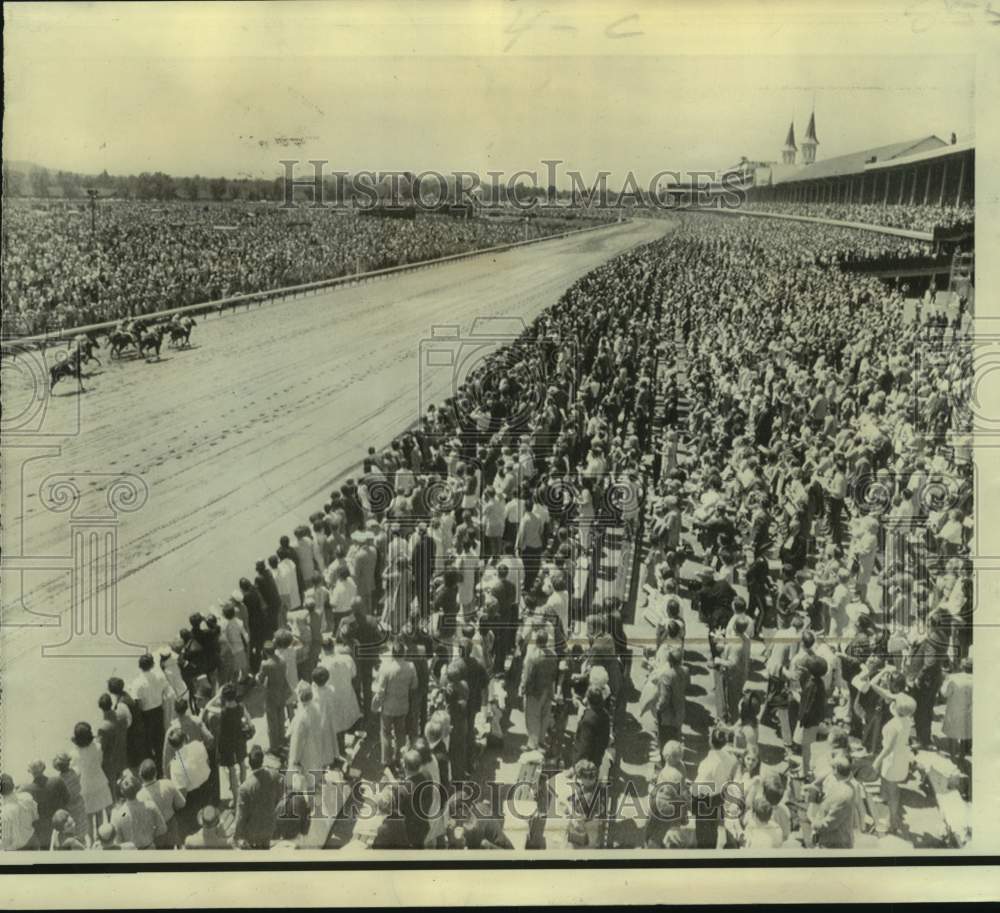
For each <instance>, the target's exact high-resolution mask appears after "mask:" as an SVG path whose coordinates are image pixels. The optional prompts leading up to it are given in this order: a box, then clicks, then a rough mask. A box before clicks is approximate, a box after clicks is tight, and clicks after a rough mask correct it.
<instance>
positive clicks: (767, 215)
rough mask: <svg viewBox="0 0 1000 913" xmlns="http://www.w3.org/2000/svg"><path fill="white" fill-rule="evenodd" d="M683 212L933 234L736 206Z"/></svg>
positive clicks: (918, 237) (916, 237)
mask: <svg viewBox="0 0 1000 913" xmlns="http://www.w3.org/2000/svg"><path fill="white" fill-rule="evenodd" d="M684 212H707V213H719V214H723V215H731V216H754V217H756V218H760V219H787V220H789V221H792V222H816V223H818V224H820V225H833V226H836V227H838V228H856V229H858V230H860V231H871V232H876V233H878V234H883V235H895V236H896V237H897V238H909V239H910V240H912V241H933V240H934V233H933V232H929V231H914V230H913V229H910V228H894V227H893V226H891V225H875V224H873V223H871V222H845V221H843V220H841V219H823V218H820V217H819V216H799V215H793V214H791V213H787V212H760V211H757V210H750V209H740V208H739V207H738V206H737V207H735V208H733V209H729V208H727V207H724V206H713V207H699V206H692V207H691V208H689V209H685V210H684Z"/></svg>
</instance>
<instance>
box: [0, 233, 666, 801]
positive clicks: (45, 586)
mask: <svg viewBox="0 0 1000 913" xmlns="http://www.w3.org/2000/svg"><path fill="white" fill-rule="evenodd" d="M668 227H669V223H667V222H665V221H652V220H638V221H636V222H634V223H631V224H624V225H615V226H612V227H609V228H608V229H606V230H601V231H597V232H588V233H586V234H584V235H581V236H580V237H578V238H573V237H571V238H564V239H559V240H554V241H547V242H541V243H539V244H535V245H529V246H527V247H523V248H519V249H516V250H512V251H506V252H503V253H499V254H495V255H483V256H481V257H474V258H470V259H467V260H463V261H459V262H457V263H453V264H448V265H444V266H438V267H432V268H427V269H423V270H417V271H415V272H412V273H406V274H402V275H399V276H393V277H391V278H387V279H384V280H378V281H373V282H368V283H365V284H361V285H357V286H351V287H343V288H338V289H335V290H332V291H329V292H324V293H322V294H318V295H314V296H310V297H307V298H299V299H294V300H291V301H285V302H282V303H276V304H270V305H266V306H264V307H261V308H255V309H252V310H251V311H249V312H239V313H237V314H227V315H226V316H224V317H222V318H218V319H207V320H201V321H200V322H199V325H198V326H197V327H195V329H194V332H193V334H192V343H193V344H192V346H191V348H190V349H185V350H174V349H170V348H166V347H164V350H163V352H162V357H161V359H160V360H159V361H158V362H153V363H151V364H146V363H143V362H142V360H139V359H135V358H130V359H123V360H121V361H113V362H109V360H108V357H107V349H104V350H102V351H101V352H100V357H101V358H102V360H103V362H104V364H103V367H102V368H97V367H96V366H91V370H92V371H93V375H92V376H91V377H90V378H88V379H86V380H85V386H86V388H87V392H86V393H84V394H82V395H78V394H77V392H76V390H75V387H74V383H73V382H67V381H62V382H61V383H60V384H59V386H57V387H56V389H55V392H54V395H52V396H51V397H50V398H49V399H48V401H47V402H46V403H45V415H44V427H45V428H48V429H52V430H53V432H54V436H53V437H52V438H44V437H40V436H38V435H37V434H34V433H31V434H25V435H23V436H17V435H15V434H10V433H8V432H9V431H10V428H11V427H12V426H13V427H14V428H15V429H16V428H17V427H20V426H19V425H18V421H19V419H18V416H22V415H23V416H28V417H30V414H32V409H33V407H32V405H31V402H32V389H33V388H32V382H31V381H30V380H29V377H28V371H29V369H30V368H31V366H32V364H33V363H35V364H36V367H35V372H36V374H37V373H38V366H39V364H40V363H38V359H39V356H38V355H37V354H32V353H27V354H25V355H20V356H18V358H17V359H16V360H14V361H11V360H10V359H5V360H4V365H3V388H2V397H3V406H4V415H5V418H4V423H5V424H4V430H5V434H4V440H3V450H2V471H3V483H4V484H3V491H2V506H3V520H4V522H3V555H4V562H5V565H4V574H3V581H2V590H0V592H2V596H3V631H2V640H0V657H2V685H3V701H2V705H0V732H2V755H0V767H2V769H4V770H7V771H10V773H11V774H12V775H13V776H14V777H15V779H16V780H18V781H21V780H22V779H26V778H27V773H26V765H27V764H28V762H29V761H31V760H32V759H33V758H35V757H38V758H43V759H45V760H46V762H48V763H51V759H52V757H53V756H54V754H55V753H56V752H58V751H63V750H68V748H69V747H70V745H69V736H70V734H71V733H72V727H73V724H74V723H76V722H77V721H78V720H82V719H85V720H88V721H90V722H91V723H96V722H97V721H98V719H99V711H98V710H97V706H96V701H97V697H98V695H99V694H100V693H101V692H102V691H103V690H104V688H105V683H106V681H107V678H108V677H109V676H111V675H120V676H121V677H122V678H124V679H125V680H126V682H128V681H130V680H131V679H132V677H133V676H134V674H135V672H136V660H135V656H136V655H137V654H138V652H140V651H138V650H132V651H131V652H130V655H128V656H111V655H108V652H109V651H104V653H105V655H102V656H97V657H78V656H66V655H43V653H42V649H43V646H45V645H52V644H58V643H60V642H62V641H65V640H67V638H68V637H69V633H70V614H71V613H70V607H71V606H72V604H73V603H72V593H71V591H70V580H71V575H70V573H69V572H68V566H67V556H69V555H70V550H71V532H70V528H71V523H72V522H73V520H74V519H79V518H80V517H81V516H82V515H89V514H93V513H94V512H95V511H97V509H98V508H99V507H103V513H104V514H107V509H106V503H105V499H106V496H107V494H108V486H109V483H110V482H111V480H112V479H113V475H98V474H115V473H130V474H134V475H135V476H137V477H138V478H139V479H141V484H142V485H144V486H145V488H146V489H147V490H148V499H147V500H146V502H145V504H143V505H142V506H141V507H139V509H137V510H135V511H134V512H131V513H119V514H118V520H117V525H116V526H114V527H113V528H112V527H108V528H105V529H103V530H102V531H101V532H100V536H107V535H109V530H111V529H113V530H114V533H115V534H116V535H117V554H116V556H115V557H116V572H115V577H116V579H117V587H116V590H115V595H116V598H117V607H118V637H119V639H120V640H122V641H126V642H129V643H132V644H138V645H143V646H147V647H150V648H152V647H155V646H157V645H159V644H160V643H163V642H166V641H169V640H171V639H172V638H174V637H176V635H177V630H178V628H179V627H181V626H183V625H186V623H187V622H186V619H187V616H188V615H189V614H190V613H191V612H194V611H202V612H204V611H205V610H206V609H207V608H208V607H209V606H211V605H215V604H216V603H217V601H218V600H219V599H221V598H223V597H225V596H226V595H227V594H229V593H230V592H231V591H232V590H233V589H234V588H235V587H236V583H237V581H238V579H239V578H240V577H241V576H247V577H251V578H252V577H253V564H254V561H255V560H256V559H258V558H263V557H266V556H267V555H269V554H271V553H272V552H273V551H274V548H275V547H276V545H277V543H278V537H279V536H281V535H283V534H288V535H291V532H292V529H293V528H294V526H296V525H297V524H298V523H300V522H301V521H303V520H304V519H305V518H306V517H307V516H308V515H309V514H310V513H311V512H312V511H314V510H317V509H319V508H321V507H322V504H323V501H324V499H325V496H326V495H327V494H328V493H329V491H330V490H331V489H332V488H333V487H334V483H336V482H339V481H340V480H341V479H342V478H343V477H344V476H346V475H350V474H352V473H354V472H355V470H356V467H357V464H358V462H359V460H360V458H361V457H362V456H363V455H364V453H365V451H366V449H367V447H368V446H370V445H374V446H381V445H384V444H386V443H387V442H388V441H389V440H390V439H391V437H392V436H393V435H394V434H396V433H398V432H399V431H401V430H402V429H403V428H405V427H406V426H407V425H409V424H410V423H411V422H413V421H414V420H415V419H416V418H417V417H418V415H419V414H420V412H421V411H422V408H425V407H426V405H427V404H428V403H429V402H440V401H441V400H442V399H443V398H444V397H445V396H447V395H448V393H449V390H450V385H451V380H450V373H449V372H448V371H441V370H435V371H434V373H433V376H432V377H430V378H428V377H426V376H424V378H423V380H422V381H421V374H420V369H419V365H420V363H421V359H420V357H419V355H420V352H421V340H423V339H426V338H427V337H429V336H430V334H431V331H432V327H434V326H435V325H442V324H447V325H454V324H458V325H459V326H460V327H461V330H462V331H463V332H464V333H468V331H469V329H470V327H471V325H472V323H473V321H474V320H475V319H477V318H483V317H491V318H495V317H506V318H520V319H522V320H524V321H526V322H528V321H530V320H531V319H532V318H533V317H534V316H535V315H537V314H538V313H539V312H540V311H541V310H542V309H543V308H545V307H546V306H548V305H550V304H553V303H554V302H556V301H557V300H558V298H559V296H560V295H561V294H562V293H563V291H565V289H566V288H567V287H568V286H569V285H571V284H572V283H573V282H574V281H575V280H576V279H578V278H579V277H581V276H582V275H584V274H585V273H586V272H588V271H589V270H591V269H593V268H594V267H596V266H598V265H599V264H601V263H603V262H605V261H606V260H608V259H609V258H611V257H612V256H614V255H616V254H618V253H620V252H622V251H624V250H626V249H628V248H630V247H633V246H635V245H636V244H640V243H644V242H646V241H650V240H653V239H655V238H657V237H660V236H661V235H662V234H663V233H664V232H665V231H666V230H667V229H668ZM508 323H509V322H508ZM53 356H54V351H53V350H50V351H49V353H47V355H46V358H47V359H48V363H49V364H51V362H52V358H53ZM421 383H422V384H423V386H422V387H421ZM77 414H78V415H79V433H70V434H69V436H66V434H67V430H69V431H72V430H73V429H74V428H75V423H76V416H77ZM25 425H26V426H27V418H25ZM43 444H47V445H50V449H49V450H47V451H46V450H39V449H31V448H37V447H39V446H40V445H43ZM53 476H65V477H68V480H69V481H71V482H72V484H74V485H75V486H76V487H77V488H78V489H79V490H80V491H81V492H82V495H83V497H82V500H81V502H80V504H79V506H78V507H77V508H76V510H75V513H70V512H68V511H64V512H62V513H57V512H53V511H52V510H50V509H48V508H47V507H46V506H45V505H44V504H43V503H42V498H43V496H44V494H45V492H46V491H51V492H52V500H54V501H58V500H59V498H60V497H61V496H63V495H64V493H65V489H60V488H58V487H57V488H55V489H52V488H51V485H50V483H51V481H52V477H53ZM59 505H61V506H63V507H68V506H70V505H69V502H68V501H65V500H62V501H60V502H59ZM93 528H94V527H93V524H91V525H89V526H88V527H87V529H88V535H90V532H89V531H90V530H92V529H93ZM108 541H110V540H108ZM25 556H27V558H25ZM40 556H47V557H40ZM31 562H33V564H32V567H34V568H39V569H32V570H28V571H24V572H22V571H19V570H17V569H16V568H18V567H19V566H21V567H23V566H25V564H28V563H31ZM55 568H58V570H54V569H55ZM43 616H46V617H43ZM86 649H87V637H86V635H85V636H84V637H82V638H79V639H74V640H71V641H70V648H69V652H81V651H85V650H86ZM110 652H116V651H114V650H112V651H110Z"/></svg>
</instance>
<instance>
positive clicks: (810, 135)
mask: <svg viewBox="0 0 1000 913" xmlns="http://www.w3.org/2000/svg"><path fill="white" fill-rule="evenodd" d="M806 139H807V140H811V141H812V142H813V143H815V144H816V145H817V146H818V145H819V140H818V139H816V112H815V111H813V112H812V114H810V115H809V126H808V127H806Z"/></svg>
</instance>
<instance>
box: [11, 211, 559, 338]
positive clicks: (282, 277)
mask: <svg viewBox="0 0 1000 913" xmlns="http://www.w3.org/2000/svg"><path fill="white" fill-rule="evenodd" d="M94 223H95V230H93V231H92V226H91V216H90V213H89V212H88V211H87V208H86V206H84V205H83V204H79V205H73V204H68V203H59V204H51V203H50V204H47V205H42V204H38V203H36V204H32V203H30V202H28V201H15V202H13V203H11V204H10V205H8V206H5V208H4V227H3V279H2V305H3V310H4V321H5V323H7V324H9V325H10V326H12V327H15V328H16V332H17V334H18V335H29V334H32V333H41V332H45V331H46V330H51V329H55V328H57V327H75V326H84V325H89V324H93V323H100V322H103V321H107V320H118V319H121V318H123V317H135V316H137V315H140V314H148V313H151V312H153V311H160V310H164V309H167V308H172V307H180V306H183V305H188V304H197V303H201V302H205V301H215V300H218V299H220V298H225V297H228V296H230V295H237V294H244V293H250V292H264V291H268V290H270V289H275V288H280V287H282V286H289V285H297V284H301V283H306V282H314V281H319V280H323V279H334V278H337V277H340V276H345V275H348V274H351V273H355V272H363V271H369V270H377V269H383V268H386V267H390V266H399V265H402V264H406V263H416V262H419V261H421V260H431V259H434V258H436V257H443V256H447V255H449V254H456V253H461V252H463V251H468V250H476V249H480V248H486V247H493V246H496V245H500V244H509V243H512V242H515V241H522V240H525V237H526V234H525V231H526V229H525V225H524V224H523V221H521V220H500V219H490V220H487V219H468V220H465V219H456V218H451V217H448V216H438V215H427V214H419V215H418V216H417V217H416V218H415V219H397V218H377V217H367V218H362V217H359V216H356V215H355V214H353V213H352V212H345V211H338V210H335V209H333V208H332V207H331V208H328V209H323V210H313V209H310V208H309V207H308V206H305V205H302V206H299V207H297V208H295V209H293V210H285V209H282V208H281V207H279V206H276V205H273V204H263V203H261V204H254V203H245V204H241V203H228V204H214V205H209V204H194V203H180V202H176V203H167V204H162V205H159V206H157V205H154V204H151V203H138V202H125V201H104V202H101V203H100V204H98V207H97V213H96V218H95V219H94ZM571 227H573V226H572V225H563V224H561V223H559V222H557V221H554V220H540V221H534V222H532V223H531V224H530V225H529V226H528V228H527V237H529V238H534V237H542V236H545V235H548V234H554V233H556V232H559V231H565V230H568V229H569V228H571Z"/></svg>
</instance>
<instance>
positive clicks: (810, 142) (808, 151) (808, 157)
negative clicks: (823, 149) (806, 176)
mask: <svg viewBox="0 0 1000 913" xmlns="http://www.w3.org/2000/svg"><path fill="white" fill-rule="evenodd" d="M818 145H819V140H818V139H816V112H815V111H813V112H812V114H810V115H809V126H807V127H806V138H805V139H804V140H802V161H803V162H804V163H805V164H806V165H811V164H812V163H813V162H815V161H816V147H817V146H818Z"/></svg>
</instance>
